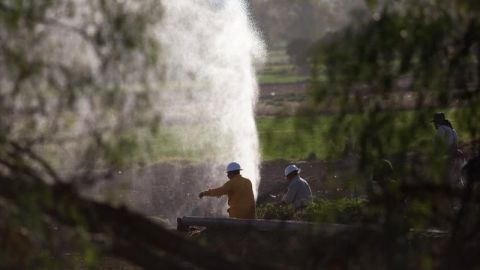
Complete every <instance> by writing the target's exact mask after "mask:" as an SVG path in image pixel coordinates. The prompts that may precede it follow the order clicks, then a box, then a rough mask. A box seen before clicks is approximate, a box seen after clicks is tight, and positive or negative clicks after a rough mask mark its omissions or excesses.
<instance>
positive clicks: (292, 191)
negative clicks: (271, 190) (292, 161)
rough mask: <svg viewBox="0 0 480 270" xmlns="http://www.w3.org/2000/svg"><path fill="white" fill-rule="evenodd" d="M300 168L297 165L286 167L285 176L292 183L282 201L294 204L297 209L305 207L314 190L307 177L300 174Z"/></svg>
mask: <svg viewBox="0 0 480 270" xmlns="http://www.w3.org/2000/svg"><path fill="white" fill-rule="evenodd" d="M299 173H300V169H299V168H298V167H297V166H295V165H288V166H287V167H286V168H285V178H286V179H287V181H288V182H289V183H290V184H289V185H288V191H287V193H286V194H285V195H284V196H283V198H282V203H285V204H292V205H293V208H294V209H295V210H300V209H302V208H304V207H305V206H306V205H307V203H308V201H310V199H311V198H312V190H311V189H310V186H309V185H308V183H307V181H305V179H303V178H301V177H300V176H299V175H298V174H299Z"/></svg>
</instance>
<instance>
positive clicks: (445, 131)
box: [432, 112, 457, 157]
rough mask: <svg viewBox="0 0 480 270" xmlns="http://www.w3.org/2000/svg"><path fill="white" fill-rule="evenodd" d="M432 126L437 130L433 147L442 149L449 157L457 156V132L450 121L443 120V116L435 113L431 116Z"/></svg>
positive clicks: (440, 113)
mask: <svg viewBox="0 0 480 270" xmlns="http://www.w3.org/2000/svg"><path fill="white" fill-rule="evenodd" d="M432 122H433V124H434V126H435V128H436V129H437V133H436V134H435V146H436V147H440V148H443V149H442V150H446V153H447V154H448V155H449V156H453V157H454V156H455V155H456V154H457V132H456V131H455V129H454V128H453V126H452V124H451V123H450V121H448V120H447V119H445V114H443V113H442V112H437V113H435V114H434V115H433V121H432Z"/></svg>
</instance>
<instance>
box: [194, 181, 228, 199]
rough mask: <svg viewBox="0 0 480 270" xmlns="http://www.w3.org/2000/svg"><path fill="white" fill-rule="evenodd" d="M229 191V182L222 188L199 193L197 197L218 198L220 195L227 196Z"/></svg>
mask: <svg viewBox="0 0 480 270" xmlns="http://www.w3.org/2000/svg"><path fill="white" fill-rule="evenodd" d="M229 191H230V181H228V182H227V183H225V184H224V185H223V186H221V187H219V188H214V189H209V190H207V191H204V192H201V193H200V194H199V197H200V198H202V197H203V196H210V197H218V196H222V195H227V194H228V192H229Z"/></svg>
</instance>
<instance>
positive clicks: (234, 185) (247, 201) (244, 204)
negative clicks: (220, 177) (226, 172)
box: [205, 174, 255, 219]
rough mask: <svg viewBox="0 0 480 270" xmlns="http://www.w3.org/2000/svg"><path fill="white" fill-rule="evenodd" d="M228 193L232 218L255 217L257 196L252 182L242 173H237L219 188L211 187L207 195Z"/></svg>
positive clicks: (229, 212)
mask: <svg viewBox="0 0 480 270" xmlns="http://www.w3.org/2000/svg"><path fill="white" fill-rule="evenodd" d="M222 195H228V205H229V206H230V208H229V209H228V214H229V216H230V217H231V218H243V219H254V218H255V198H254V196H253V189H252V182H250V180H248V179H247V178H244V177H242V176H241V175H239V174H238V175H235V176H234V177H233V178H232V179H230V180H228V181H227V182H226V183H225V184H224V185H223V186H221V187H219V188H214V189H209V190H208V191H206V192H205V196H212V197H214V196H222Z"/></svg>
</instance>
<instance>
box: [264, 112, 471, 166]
mask: <svg viewBox="0 0 480 270" xmlns="http://www.w3.org/2000/svg"><path fill="white" fill-rule="evenodd" d="M445 111H446V112H447V115H448V117H449V118H451V119H454V115H456V114H458V113H459V112H462V109H451V110H445ZM426 115H428V116H429V115H430V114H428V113H427V114H426ZM379 118H380V120H378V122H379V123H378V126H376V127H375V128H371V130H369V127H365V126H364V123H365V120H367V119H368V120H370V121H371V120H372V119H369V117H368V116H365V115H360V114H350V115H346V116H345V117H344V119H343V120H342V121H341V122H338V119H337V118H336V117H335V116H328V115H326V116H322V115H317V116H311V117H306V116H288V117H275V118H272V117H259V118H257V129H258V134H259V139H260V145H261V153H262V159H263V160H274V159H288V160H301V159H305V158H307V157H308V156H310V155H311V154H315V156H316V157H317V158H319V159H328V158H338V157H339V156H340V155H341V154H342V153H343V152H344V149H345V146H346V143H347V141H348V140H349V138H355V137H357V136H358V135H359V134H358V132H365V131H367V132H371V134H369V135H367V136H369V137H370V139H371V137H372V136H376V137H378V140H379V142H380V143H382V144H383V145H384V146H386V149H385V152H386V153H389V154H392V153H396V152H398V151H404V150H407V151H417V150H419V149H427V148H428V147H430V146H431V145H432V139H433V136H434V134H435V130H434V128H433V126H432V124H431V122H430V118H427V119H418V115H417V114H415V113H414V111H393V112H384V113H380V114H379ZM453 125H454V127H456V129H457V132H458V136H459V140H460V141H469V140H471V139H472V138H471V136H470V134H469V133H468V131H467V130H465V129H464V128H463V127H462V122H460V121H458V122H455V121H453ZM372 141H374V140H372ZM351 143H352V144H354V145H355V144H356V143H355V142H354V141H352V142H351Z"/></svg>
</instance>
